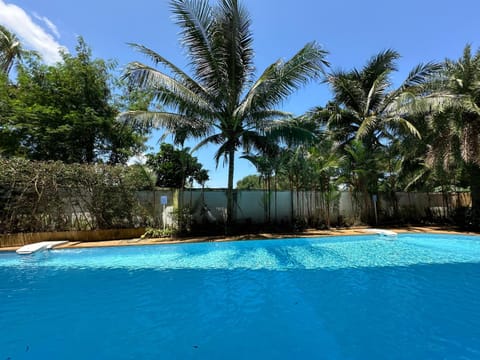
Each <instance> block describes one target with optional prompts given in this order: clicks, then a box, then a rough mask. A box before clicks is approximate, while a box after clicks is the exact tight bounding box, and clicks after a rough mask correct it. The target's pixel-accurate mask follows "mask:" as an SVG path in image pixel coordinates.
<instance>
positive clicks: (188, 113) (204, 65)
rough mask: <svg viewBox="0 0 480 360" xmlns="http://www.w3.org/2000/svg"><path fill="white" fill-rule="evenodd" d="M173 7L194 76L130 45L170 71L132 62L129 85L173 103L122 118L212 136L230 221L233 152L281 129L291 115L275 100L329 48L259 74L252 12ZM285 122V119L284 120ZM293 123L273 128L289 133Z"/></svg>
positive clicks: (223, 6) (318, 65)
mask: <svg viewBox="0 0 480 360" xmlns="http://www.w3.org/2000/svg"><path fill="white" fill-rule="evenodd" d="M170 4H171V8H172V10H173V13H174V15H175V18H176V20H177V24H178V25H179V26H180V28H181V36H182V44H183V45H184V46H185V48H186V50H187V53H188V57H189V60H190V65H191V68H192V71H193V77H191V76H189V75H188V74H187V73H186V72H184V71H183V70H181V69H180V68H178V67H177V66H175V65H174V64H172V63H171V62H169V61H168V60H167V59H165V58H164V57H162V56H161V55H159V54H157V53H156V52H154V51H153V50H150V49H148V48H146V47H144V46H141V45H136V44H132V46H134V47H135V48H136V49H137V50H138V51H140V52H141V53H143V54H144V55H146V56H147V57H149V58H150V59H151V60H152V61H153V62H154V64H155V65H162V66H164V67H165V68H166V69H168V71H169V72H170V74H171V75H168V74H166V73H165V72H162V71H160V70H158V69H156V68H155V67H150V66H147V65H144V64H142V63H139V62H134V63H131V64H130V65H129V67H128V69H127V72H126V77H127V78H128V79H129V80H130V81H131V83H132V84H134V85H136V86H138V87H140V88H143V89H148V90H150V91H152V92H153V93H154V95H155V99H156V100H157V101H158V102H159V103H161V104H162V105H164V106H166V107H167V108H169V109H171V111H169V112H167V111H163V112H131V113H127V114H124V115H123V116H124V118H126V119H130V120H131V121H144V122H146V123H147V124H149V125H153V126H158V127H163V128H165V129H167V131H169V132H171V133H172V134H174V136H175V141H177V142H183V141H184V140H185V139H187V138H196V139H199V140H200V142H199V143H198V145H197V147H196V148H199V147H201V146H204V145H206V144H209V143H213V144H215V145H217V146H218V150H217V151H216V153H215V155H214V158H215V160H216V162H217V165H218V163H219V161H220V160H221V159H222V158H223V159H224V161H225V163H228V188H227V223H229V224H230V223H231V222H232V220H233V208H234V207H233V177H234V169H235V153H236V152H237V151H238V150H239V149H241V148H243V150H244V151H245V152H247V153H248V152H250V150H252V149H261V148H263V147H264V146H265V144H267V143H268V139H267V138H268V136H269V135H272V133H273V132H274V129H276V128H277V129H276V130H275V131H277V130H278V123H277V122H276V121H275V120H281V119H287V118H288V114H286V113H284V112H282V111H278V110H276V109H275V107H276V106H277V105H278V104H279V103H280V102H282V101H283V100H284V99H286V98H287V97H288V96H289V95H290V94H291V93H292V92H294V91H295V90H296V89H298V88H299V87H300V86H302V85H304V84H305V83H307V82H308V81H309V80H310V79H312V78H313V77H316V76H318V75H319V74H320V73H322V72H323V69H324V67H325V66H327V65H328V63H327V62H326V61H325V56H326V54H327V52H326V51H324V50H322V49H320V48H319V47H318V46H317V45H316V44H315V43H308V44H307V45H305V47H303V48H302V49H301V50H300V51H299V52H298V53H296V54H295V55H294V56H293V57H292V58H291V59H290V60H288V61H283V60H278V61H277V62H275V63H273V64H272V65H270V66H269V67H267V69H266V70H265V71H264V72H263V73H262V74H261V75H260V77H259V78H258V79H257V80H254V74H255V70H254V63H253V55H254V51H253V48H252V40H253V38H252V33H251V31H250V18H249V15H248V13H247V11H246V10H245V8H244V7H243V6H241V5H240V4H239V2H238V1H237V0H219V3H218V5H216V6H211V5H209V2H208V1H207V0H197V1H192V0H172V1H171V3H170ZM284 125H285V124H284ZM292 132H293V127H290V128H288V126H287V128H286V129H285V127H283V131H281V132H280V133H278V131H277V133H276V134H275V135H282V134H283V135H288V134H291V133H292Z"/></svg>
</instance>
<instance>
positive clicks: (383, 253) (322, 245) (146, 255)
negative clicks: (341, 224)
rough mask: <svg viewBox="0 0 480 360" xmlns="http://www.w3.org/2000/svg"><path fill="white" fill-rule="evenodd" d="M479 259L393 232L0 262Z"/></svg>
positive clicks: (462, 248)
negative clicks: (380, 235) (390, 235)
mask: <svg viewBox="0 0 480 360" xmlns="http://www.w3.org/2000/svg"><path fill="white" fill-rule="evenodd" d="M479 261H480V240H479V239H478V238H477V237H474V236H470V237H468V236H459V237H452V236H450V237H449V236H436V237H433V238H432V237H428V236H425V235H399V236H398V238H393V239H392V238H389V237H379V236H355V237H334V238H329V237H326V238H317V239H289V240H283V241H278V240H268V241H267V240H264V241H244V242H235V243H213V244H212V243H208V244H182V245H158V246H148V247H147V246H143V247H131V248H103V249H75V250H70V249H66V250H53V251H50V252H44V253H37V254H34V255H30V256H22V257H18V256H8V255H7V256H6V255H3V256H1V255H0V266H22V267H28V266H49V267H58V268H132V269H159V270H160V269H238V268H245V269H267V270H289V269H295V268H303V269H341V268H350V267H356V268H361V267H384V266H409V265H415V264H448V263H468V262H479Z"/></svg>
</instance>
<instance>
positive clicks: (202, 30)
mask: <svg viewBox="0 0 480 360" xmlns="http://www.w3.org/2000/svg"><path fill="white" fill-rule="evenodd" d="M170 5H171V8H172V11H173V13H174V15H175V17H176V22H177V25H179V26H180V28H181V36H182V45H183V46H185V47H186V48H187V54H188V56H189V59H190V65H191V66H192V67H193V69H194V72H195V75H196V76H197V77H198V79H199V80H200V81H201V83H202V84H203V86H204V87H205V89H206V91H207V92H210V93H212V94H213V93H214V92H218V91H219V90H223V88H224V84H223V80H224V76H223V74H222V68H221V65H220V63H219V61H220V60H221V59H220V58H219V57H218V56H217V54H216V49H215V44H214V43H213V40H214V36H213V34H214V32H215V20H216V19H215V17H214V16H213V13H212V8H211V6H210V5H209V1H208V0H172V1H171V2H170ZM213 95H214V96H215V95H217V94H216V93H215V94H213Z"/></svg>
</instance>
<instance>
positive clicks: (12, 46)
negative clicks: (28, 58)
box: [0, 25, 26, 75]
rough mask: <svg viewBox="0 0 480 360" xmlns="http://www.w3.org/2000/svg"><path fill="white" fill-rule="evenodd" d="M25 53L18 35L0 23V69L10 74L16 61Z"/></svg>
mask: <svg viewBox="0 0 480 360" xmlns="http://www.w3.org/2000/svg"><path fill="white" fill-rule="evenodd" d="M25 53H26V51H25V50H24V49H23V47H22V44H21V42H20V40H18V38H17V36H16V35H15V34H14V33H12V32H10V31H9V30H8V29H7V28H5V27H4V26H2V25H0V71H2V72H3V73H4V74H6V75H8V73H9V72H10V70H11V69H12V67H13V65H14V64H15V62H16V61H19V60H21V59H22V57H23V56H24V55H25Z"/></svg>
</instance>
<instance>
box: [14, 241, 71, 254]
mask: <svg viewBox="0 0 480 360" xmlns="http://www.w3.org/2000/svg"><path fill="white" fill-rule="evenodd" d="M67 242H68V241H66V240H65V241H42V242H38V243H34V244H28V245H24V246H22V247H21V248H20V249H17V254H20V255H28V254H32V253H34V252H37V251H40V250H49V249H52V248H54V247H55V246H58V245H62V244H66V243H67Z"/></svg>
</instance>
